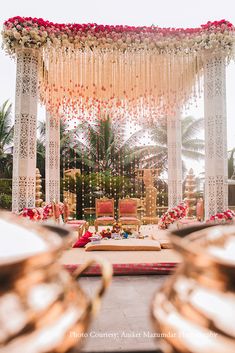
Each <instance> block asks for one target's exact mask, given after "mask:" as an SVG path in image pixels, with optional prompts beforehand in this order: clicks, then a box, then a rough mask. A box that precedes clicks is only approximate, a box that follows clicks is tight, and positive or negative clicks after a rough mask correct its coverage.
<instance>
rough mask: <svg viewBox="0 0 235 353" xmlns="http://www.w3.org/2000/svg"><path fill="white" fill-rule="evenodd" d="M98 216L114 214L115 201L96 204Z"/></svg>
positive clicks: (103, 201)
mask: <svg viewBox="0 0 235 353" xmlns="http://www.w3.org/2000/svg"><path fill="white" fill-rule="evenodd" d="M96 211H97V214H113V200H102V201H98V202H97V204H96Z"/></svg>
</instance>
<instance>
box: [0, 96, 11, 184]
mask: <svg viewBox="0 0 235 353" xmlns="http://www.w3.org/2000/svg"><path fill="white" fill-rule="evenodd" d="M11 109H12V104H11V103H9V101H8V100H6V101H5V102H4V103H3V104H2V106H1V107H0V176H1V177H9V176H10V175H11V172H12V154H11V153H7V150H8V149H9V148H10V147H12V141H13V132H14V126H13V124H12V117H11Z"/></svg>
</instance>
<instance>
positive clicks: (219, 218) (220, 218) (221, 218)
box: [206, 210, 235, 224]
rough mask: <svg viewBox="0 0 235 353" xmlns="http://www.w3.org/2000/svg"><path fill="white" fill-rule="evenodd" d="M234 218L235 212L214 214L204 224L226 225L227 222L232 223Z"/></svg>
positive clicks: (228, 211)
mask: <svg viewBox="0 0 235 353" xmlns="http://www.w3.org/2000/svg"><path fill="white" fill-rule="evenodd" d="M234 217H235V212H234V211H232V210H227V211H225V212H220V213H216V214H215V215H213V216H211V217H210V218H209V219H208V220H207V221H206V222H207V223H218V224H221V223H226V222H228V221H232V220H233V218H234Z"/></svg>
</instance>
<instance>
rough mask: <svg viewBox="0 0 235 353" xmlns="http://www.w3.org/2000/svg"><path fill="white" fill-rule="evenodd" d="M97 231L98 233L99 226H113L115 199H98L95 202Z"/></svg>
mask: <svg viewBox="0 0 235 353" xmlns="http://www.w3.org/2000/svg"><path fill="white" fill-rule="evenodd" d="M95 213H96V219H95V223H94V224H95V230H96V232H97V231H98V227H99V226H108V225H112V224H113V223H114V222H115V219H114V199H107V198H102V199H96V200H95Z"/></svg>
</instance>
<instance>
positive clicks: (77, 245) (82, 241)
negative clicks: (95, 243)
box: [73, 231, 92, 248]
mask: <svg viewBox="0 0 235 353" xmlns="http://www.w3.org/2000/svg"><path fill="white" fill-rule="evenodd" d="M91 236H92V233H91V232H89V231H87V232H86V233H85V234H84V235H83V236H82V237H81V238H80V239H78V240H77V241H76V243H75V244H74V245H73V248H83V247H84V246H85V245H86V244H87V243H89V242H90V239H89V238H90V237H91Z"/></svg>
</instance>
